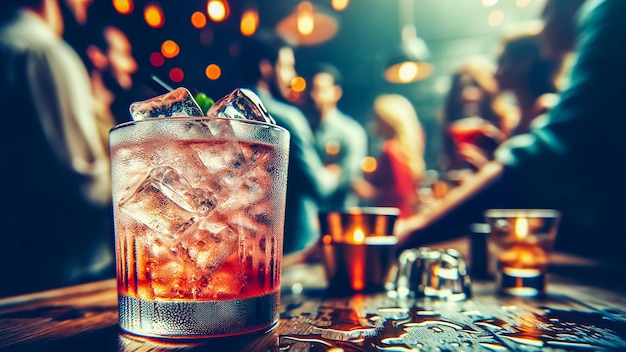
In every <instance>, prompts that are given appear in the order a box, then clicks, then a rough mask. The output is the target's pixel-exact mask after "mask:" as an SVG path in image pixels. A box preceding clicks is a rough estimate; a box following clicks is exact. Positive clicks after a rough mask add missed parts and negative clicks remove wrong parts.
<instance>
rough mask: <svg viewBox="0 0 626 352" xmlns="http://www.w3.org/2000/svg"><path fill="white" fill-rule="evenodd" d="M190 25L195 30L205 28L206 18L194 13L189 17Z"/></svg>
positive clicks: (198, 12) (200, 13) (197, 12)
mask: <svg viewBox="0 0 626 352" xmlns="http://www.w3.org/2000/svg"><path fill="white" fill-rule="evenodd" d="M191 25H192V26H194V27H195V28H198V29H200V28H204V26H206V16H205V15H204V14H203V13H202V12H200V11H196V12H194V13H193V14H192V15H191Z"/></svg>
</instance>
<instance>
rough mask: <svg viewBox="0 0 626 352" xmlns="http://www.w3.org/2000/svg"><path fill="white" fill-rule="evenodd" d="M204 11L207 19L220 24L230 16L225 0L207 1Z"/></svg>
mask: <svg viewBox="0 0 626 352" xmlns="http://www.w3.org/2000/svg"><path fill="white" fill-rule="evenodd" d="M206 9H207V14H208V15H209V18H210V19H211V21H213V22H222V21H224V20H225V19H227V18H228V15H229V14H230V8H229V6H228V2H227V1H226V0H209V2H208V3H207V6H206Z"/></svg>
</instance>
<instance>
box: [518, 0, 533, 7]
mask: <svg viewBox="0 0 626 352" xmlns="http://www.w3.org/2000/svg"><path fill="white" fill-rule="evenodd" d="M530 1H531V0H515V6H517V7H519V8H522V7H526V6H528V5H530Z"/></svg>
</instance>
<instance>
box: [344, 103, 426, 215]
mask: <svg viewBox="0 0 626 352" xmlns="http://www.w3.org/2000/svg"><path fill="white" fill-rule="evenodd" d="M373 112H374V116H373V117H374V126H375V132H376V133H377V134H378V135H380V136H381V137H382V138H383V139H384V143H383V145H382V148H381V151H380V155H379V156H378V158H377V168H376V170H375V171H373V172H372V173H370V174H367V175H366V177H365V179H364V180H361V181H357V182H356V183H355V184H354V190H355V192H356V194H357V195H358V196H359V197H360V198H361V199H363V200H366V201H367V202H368V203H369V204H370V205H373V206H393V207H397V208H399V209H400V217H407V216H409V215H411V214H414V213H415V212H416V211H417V206H418V204H419V200H418V193H417V190H418V185H419V181H420V179H421V178H422V175H423V173H424V169H425V165H424V144H425V143H424V132H423V130H422V126H421V124H420V122H419V120H418V117H417V113H416V112H415V109H414V107H413V105H412V104H411V102H410V101H409V100H408V99H407V98H405V97H403V96H402V95H398V94H383V95H379V96H378V97H377V98H376V99H375V100H374V106H373Z"/></svg>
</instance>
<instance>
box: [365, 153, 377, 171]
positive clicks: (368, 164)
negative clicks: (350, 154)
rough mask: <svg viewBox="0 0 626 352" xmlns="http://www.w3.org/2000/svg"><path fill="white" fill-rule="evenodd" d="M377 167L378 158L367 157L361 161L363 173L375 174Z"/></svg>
mask: <svg viewBox="0 0 626 352" xmlns="http://www.w3.org/2000/svg"><path fill="white" fill-rule="evenodd" d="M377 167H378V165H377V162H376V158H374V157H371V156H366V157H365V158H363V160H361V170H363V172H374V171H376V168H377Z"/></svg>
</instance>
